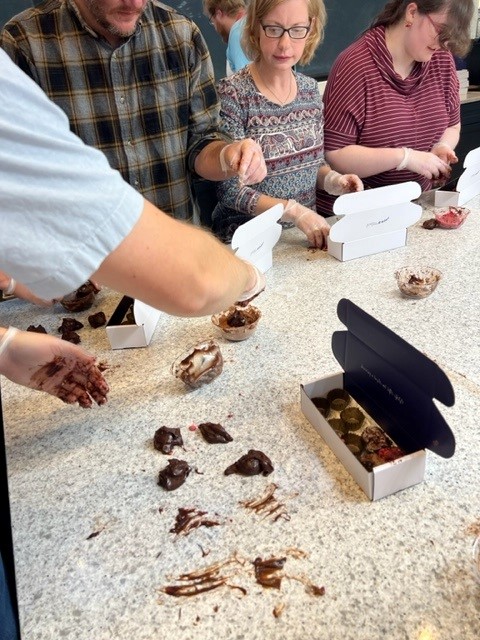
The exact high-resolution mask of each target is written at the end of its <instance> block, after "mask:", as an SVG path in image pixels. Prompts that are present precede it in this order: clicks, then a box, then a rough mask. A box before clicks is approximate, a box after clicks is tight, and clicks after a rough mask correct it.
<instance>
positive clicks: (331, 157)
mask: <svg viewBox="0 0 480 640" xmlns="http://www.w3.org/2000/svg"><path fill="white" fill-rule="evenodd" d="M403 156H404V152H403V148H402V147H398V148H395V147H391V148H390V147H382V148H377V149H373V148H370V147H362V146H360V145H348V146H347V147H343V148H342V149H336V150H335V151H326V152H325V158H326V160H327V162H328V163H329V164H330V166H331V168H332V169H334V170H335V171H338V172H339V173H355V174H356V175H357V176H359V177H360V178H368V176H373V175H376V174H378V173H383V172H384V171H390V170H392V169H395V168H396V167H397V166H398V165H399V164H400V163H401V162H402V160H403Z"/></svg>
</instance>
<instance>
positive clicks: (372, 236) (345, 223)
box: [327, 182, 422, 261]
mask: <svg viewBox="0 0 480 640" xmlns="http://www.w3.org/2000/svg"><path fill="white" fill-rule="evenodd" d="M421 192H422V191H421V188H420V185H419V184H418V183H417V182H404V183H402V184H395V185H389V186H387V187H378V188H377V189H367V190H366V191H359V192H356V193H347V194H345V195H343V196H340V197H339V198H337V199H336V200H335V203H334V205H333V212H334V213H335V215H337V216H343V217H342V218H341V219H340V220H338V221H337V222H335V224H333V225H332V227H331V229H330V235H329V237H328V253H329V254H330V255H332V256H333V257H334V258H337V260H341V261H345V260H352V259H354V258H361V257H362V256H369V255H372V254H374V253H379V252H381V251H389V250H390V249H397V248H398V247H403V246H404V245H405V244H406V242H407V227H409V226H410V225H412V224H414V223H415V222H417V221H418V220H420V217H421V215H422V207H421V206H420V205H418V204H415V203H413V202H411V200H414V199H415V198H418V197H419V196H420V194H421ZM327 220H328V219H327Z"/></svg>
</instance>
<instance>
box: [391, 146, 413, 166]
mask: <svg viewBox="0 0 480 640" xmlns="http://www.w3.org/2000/svg"><path fill="white" fill-rule="evenodd" d="M402 149H403V160H402V161H401V162H400V164H399V165H397V166H396V167H395V169H396V170H397V171H401V170H402V169H405V167H406V166H407V163H408V160H409V158H410V151H411V149H409V148H408V147H402Z"/></svg>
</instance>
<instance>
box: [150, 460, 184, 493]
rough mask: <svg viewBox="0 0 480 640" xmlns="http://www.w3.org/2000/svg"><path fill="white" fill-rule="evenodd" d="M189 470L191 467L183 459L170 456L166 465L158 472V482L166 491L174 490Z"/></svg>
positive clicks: (182, 481) (179, 485)
mask: <svg viewBox="0 0 480 640" xmlns="http://www.w3.org/2000/svg"><path fill="white" fill-rule="evenodd" d="M190 471H191V467H189V466H188V464H187V463H186V462H185V460H176V459H175V458H172V459H171V460H169V461H168V465H167V466H166V467H165V468H164V469H162V470H161V471H160V472H159V474H158V484H159V485H160V486H161V487H163V488H164V489H165V490H166V491H174V490H175V489H178V487H181V486H182V484H183V483H184V482H185V480H186V479H187V476H188V474H189V473H190Z"/></svg>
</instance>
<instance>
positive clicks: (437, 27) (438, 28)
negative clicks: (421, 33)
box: [425, 13, 445, 36]
mask: <svg viewBox="0 0 480 640" xmlns="http://www.w3.org/2000/svg"><path fill="white" fill-rule="evenodd" d="M425 17H426V18H427V20H428V21H429V22H430V24H431V25H432V27H433V28H434V29H435V31H436V32H437V36H439V35H440V34H441V33H442V31H443V30H444V29H445V25H444V24H439V23H438V22H435V21H434V20H432V19H431V17H430V15H429V14H428V13H426V14H425Z"/></svg>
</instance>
